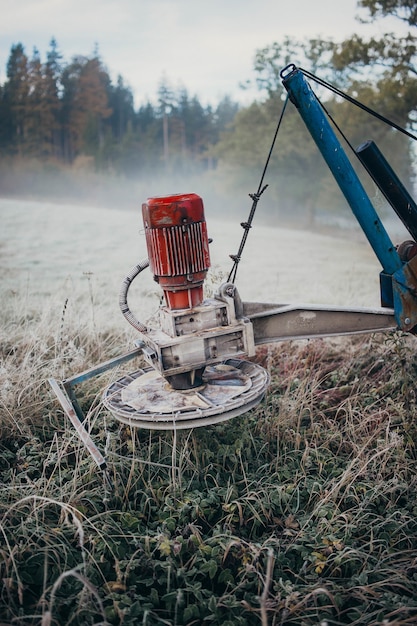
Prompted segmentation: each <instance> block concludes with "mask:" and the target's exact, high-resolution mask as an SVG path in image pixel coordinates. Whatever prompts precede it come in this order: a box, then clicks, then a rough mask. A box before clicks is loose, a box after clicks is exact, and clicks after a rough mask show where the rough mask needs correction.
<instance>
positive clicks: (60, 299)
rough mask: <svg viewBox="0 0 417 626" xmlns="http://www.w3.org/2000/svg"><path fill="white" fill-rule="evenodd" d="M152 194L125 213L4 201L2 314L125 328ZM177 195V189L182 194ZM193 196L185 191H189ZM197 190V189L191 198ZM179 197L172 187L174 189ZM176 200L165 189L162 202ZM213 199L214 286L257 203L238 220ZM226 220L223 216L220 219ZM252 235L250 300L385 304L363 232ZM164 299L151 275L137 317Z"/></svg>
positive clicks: (243, 290)
mask: <svg viewBox="0 0 417 626" xmlns="http://www.w3.org/2000/svg"><path fill="white" fill-rule="evenodd" d="M150 187H151V189H150V193H149V194H146V195H145V194H142V196H136V197H133V193H132V199H131V204H130V205H129V206H127V205H126V206H124V208H125V210H116V209H115V208H113V209H112V208H107V207H98V206H85V205H81V204H75V203H71V204H68V203H56V202H39V201H33V200H32V201H30V200H18V199H0V214H1V219H2V228H1V231H0V278H1V291H0V293H1V299H2V303H3V310H4V309H5V308H7V307H8V306H18V307H20V308H21V307H24V308H26V309H27V310H30V309H36V307H41V309H44V310H48V311H49V313H52V315H55V316H56V317H57V318H59V316H61V315H62V311H63V308H64V307H68V309H69V310H71V314H72V316H73V317H74V318H75V319H77V316H79V317H80V322H81V319H82V318H83V316H85V311H86V310H88V311H89V313H88V315H93V316H94V320H95V323H96V324H99V325H100V327H101V326H103V328H104V327H107V326H115V327H119V328H122V327H123V326H124V325H125V324H126V321H125V320H124V318H123V316H122V315H121V313H120V311H119V307H118V293H119V288H120V285H121V282H122V280H123V278H124V277H125V276H126V274H127V273H128V272H129V271H130V269H131V268H132V267H133V266H134V265H136V263H138V262H139V261H141V260H143V259H144V258H146V257H147V251H146V245H145V237H144V232H143V225H142V222H141V204H142V202H143V201H145V200H146V198H147V197H148V196H151V195H155V194H156V190H155V189H154V188H152V186H150ZM178 191H179V190H178V189H176V190H175V192H178ZM181 191H185V190H181ZM191 191H193V192H195V193H199V189H195V188H193V189H188V190H187V192H191ZM171 192H172V190H171ZM165 193H168V190H167V189H166V188H165V187H163V189H162V192H161V195H163V194H165ZM201 195H202V197H203V200H204V201H205V212H206V220H207V224H208V231H209V237H210V238H212V239H213V242H212V243H211V246H210V252H211V263H212V267H211V270H210V274H209V277H208V279H207V281H206V282H207V288H208V289H211V288H212V287H213V286H216V285H218V284H220V283H221V282H222V281H224V280H225V279H226V278H227V275H228V273H229V271H230V269H231V267H232V261H231V259H230V258H229V255H230V254H234V253H236V252H237V250H238V247H239V243H240V239H241V237H242V233H243V230H242V228H241V226H240V221H244V220H245V219H246V218H247V214H248V211H249V209H250V204H251V203H250V201H248V199H247V198H245V201H244V204H246V206H244V207H243V209H242V215H241V216H240V217H239V218H238V217H237V216H236V219H235V218H234V217H233V216H230V215H228V214H227V207H226V208H225V206H223V207H221V211H219V207H217V206H214V205H213V200H212V198H210V197H209V198H208V199H207V201H206V199H205V198H204V195H203V194H201ZM220 213H222V214H223V217H222V218H220V217H219V215H220ZM257 218H258V215H256V217H255V220H254V224H253V228H252V229H251V231H250V232H249V237H248V241H247V245H246V247H245V250H244V253H243V257H242V262H241V263H240V266H239V269H238V274H237V280H236V285H237V287H238V290H239V292H240V294H241V297H242V298H243V299H244V300H257V301H265V302H276V303H308V302H310V303H314V304H320V303H322V304H339V305H346V306H355V305H357V306H379V272H380V269H381V268H380V265H379V262H378V260H377V259H376V257H375V255H374V253H373V251H372V249H371V247H370V246H369V244H368V243H367V242H366V240H365V237H364V236H363V234H362V233H361V232H359V231H358V230H357V229H354V228H347V229H345V230H338V231H335V232H333V233H332V234H331V235H330V234H328V233H327V232H311V231H308V230H305V229H304V230H303V229H299V230H295V229H290V228H282V227H281V228H279V227H276V228H275V227H272V226H266V225H264V224H262V220H259V221H258V222H257ZM160 298H161V292H160V289H159V287H158V285H157V284H156V283H155V282H154V281H153V279H152V275H151V273H150V271H149V270H145V271H144V272H143V274H141V275H140V277H138V278H137V279H136V281H135V283H134V285H133V286H132V288H131V290H130V293H129V303H130V305H131V309H132V310H133V311H134V313H135V315H136V316H137V317H138V318H139V319H142V320H144V321H146V320H147V319H148V318H149V316H150V315H152V313H154V312H155V311H156V310H157V308H158V306H159V303H160Z"/></svg>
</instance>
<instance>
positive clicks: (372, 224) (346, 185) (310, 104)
mask: <svg viewBox="0 0 417 626" xmlns="http://www.w3.org/2000/svg"><path fill="white" fill-rule="evenodd" d="M290 67H291V71H289V73H288V74H284V73H283V85H284V87H285V89H287V91H288V93H289V95H290V99H291V101H292V102H293V103H294V104H295V106H296V107H297V109H298V112H299V113H300V115H301V117H302V119H303V121H304V123H305V125H306V126H307V129H308V131H309V132H310V134H311V136H312V137H313V139H314V141H315V143H316V145H317V147H318V149H319V150H320V152H321V154H322V156H323V158H324V160H325V161H326V163H327V165H328V166H329V168H330V171H331V172H332V174H333V176H334V178H335V180H336V182H337V184H338V185H339V187H340V189H341V191H342V193H343V194H344V196H345V198H346V200H347V201H348V203H349V206H350V208H351V209H352V212H353V213H354V215H355V217H356V219H357V220H358V222H359V224H360V226H361V228H362V230H363V231H364V233H365V235H366V237H367V239H368V241H369V243H370V245H371V246H372V249H373V250H374V252H375V254H376V256H377V257H378V259H379V261H380V263H381V265H382V267H383V269H384V271H385V272H386V273H387V274H393V273H394V272H396V271H397V270H399V269H400V268H401V267H402V261H401V259H400V257H399V256H398V253H397V251H396V249H395V247H394V245H393V243H392V241H391V239H390V238H389V236H388V234H387V232H386V230H385V228H384V226H383V224H382V222H381V220H380V219H379V216H378V214H377V212H376V211H375V208H374V207H373V205H372V203H371V201H370V199H369V197H368V196H367V194H366V191H365V189H364V188H363V186H362V183H361V182H360V180H359V178H358V176H357V175H356V173H355V171H354V169H353V167H352V164H351V163H350V161H349V159H348V158H347V156H346V153H345V151H344V150H343V148H342V146H341V144H340V142H339V141H338V139H337V137H336V135H335V133H334V132H333V129H332V128H331V126H330V123H329V121H328V120H327V118H326V116H325V114H324V112H323V109H322V107H321V106H320V103H319V102H318V100H317V98H316V96H315V95H314V93H313V91H312V89H311V87H310V85H309V84H308V82H307V81H306V79H305V77H304V76H303V73H302V72H301V71H300V70H299V69H297V68H295V67H294V66H290ZM284 72H285V70H284Z"/></svg>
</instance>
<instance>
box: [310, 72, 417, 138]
mask: <svg viewBox="0 0 417 626" xmlns="http://www.w3.org/2000/svg"><path fill="white" fill-rule="evenodd" d="M298 69H299V70H300V71H301V72H302V73H303V74H304V76H307V77H308V78H310V79H311V80H314V81H315V82H316V83H317V84H318V85H321V86H322V87H326V89H329V90H330V91H332V92H333V93H335V94H336V95H338V96H341V97H342V98H344V99H345V100H347V101H348V102H350V103H351V104H354V105H355V106H357V107H358V108H359V109H362V111H365V112H366V113H369V115H372V116H373V117H376V118H377V119H378V120H380V121H381V122H384V124H387V125H388V126H391V127H392V128H395V129H396V130H398V131H399V132H400V133H403V134H404V135H407V137H410V139H415V140H417V136H416V135H413V133H410V132H409V131H408V130H406V129H405V128H403V127H402V126H399V125H398V124H396V123H395V122H393V121H392V120H389V119H388V118H387V117H384V115H381V113H377V112H376V111H374V110H373V109H371V108H370V107H368V106H366V104H363V102H359V100H356V99H355V98H353V97H352V96H349V95H348V94H347V93H345V92H344V91H341V90H340V89H337V87H334V86H333V85H331V84H330V83H328V82H327V81H325V80H323V79H322V78H319V77H318V76H315V75H314V74H312V73H311V72H309V71H308V70H305V69H303V68H302V67H300V68H298Z"/></svg>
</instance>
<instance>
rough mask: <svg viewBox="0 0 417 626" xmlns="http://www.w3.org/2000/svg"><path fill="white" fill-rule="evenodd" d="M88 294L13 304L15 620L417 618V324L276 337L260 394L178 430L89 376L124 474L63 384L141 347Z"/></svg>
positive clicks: (2, 503)
mask: <svg viewBox="0 0 417 626" xmlns="http://www.w3.org/2000/svg"><path fill="white" fill-rule="evenodd" d="M90 306H94V303H91V302H89V303H88V304H87V305H86V314H85V315H82V316H80V317H78V319H77V316H75V315H74V316H71V311H70V308H69V306H68V305H66V304H65V301H63V302H62V306H61V309H60V311H59V312H58V311H57V310H55V311H53V310H51V309H50V308H48V309H46V308H45V309H44V310H43V311H41V310H34V311H31V310H30V309H29V308H28V306H27V303H19V302H18V301H17V300H16V301H15V302H14V303H13V302H10V306H9V308H8V309H4V310H3V312H2V318H3V324H2V327H1V331H0V333H1V336H0V359H1V360H0V377H1V380H0V382H1V387H0V389H1V391H0V410H1V423H0V426H1V430H0V480H1V485H2V489H1V493H0V577H1V579H2V581H3V585H2V589H1V597H0V623H1V624H3V625H5V624H19V625H20V624H21V625H24V626H26V625H27V626H29V625H31V626H32V625H35V624H41V625H42V626H49V625H52V624H59V625H62V624H74V625H75V624H83V625H85V624H104V623H106V624H124V625H136V624H147V625H153V624H155V625H157V624H158V625H159V624H172V625H174V624H177V625H186V624H188V625H191V624H207V625H208V624H213V625H216V624H218V625H219V626H220V625H222V626H224V625H226V626H227V625H228V624H229V625H232V624H233V625H234V624H248V625H250V624H262V626H266V625H267V624H270V625H279V624H288V625H290V624H299V625H304V626H310V625H311V626H313V625H318V624H321V625H322V626H325V625H326V624H327V625H329V626H330V625H342V624H356V625H358V626H359V625H376V624H381V625H382V624H384V625H385V624H390V625H396V626H405V625H408V624H416V623H417V600H416V599H417V516H416V514H417V504H416V487H417V481H416V471H415V462H416V432H417V429H416V421H415V420H416V398H415V391H414V390H415V379H416V370H417V358H416V345H415V339H414V338H412V337H408V336H405V335H402V334H398V333H393V334H387V335H379V336H365V337H362V338H354V339H339V340H337V341H335V340H333V341H330V340H314V341H301V342H285V343H282V344H279V345H277V346H276V347H265V348H262V349H259V351H258V354H257V357H256V359H257V361H258V362H260V363H261V364H262V365H263V366H264V367H266V368H268V369H269V371H270V374H271V379H272V382H271V386H270V389H269V391H268V394H267V397H266V399H265V401H264V402H263V403H262V405H261V406H260V407H259V408H258V409H257V410H255V411H252V412H251V413H248V414H246V415H243V416H241V417H237V418H235V419H233V420H231V421H229V422H226V423H222V424H219V425H217V426H212V427H208V428H204V429H195V430H192V431H185V432H183V431H181V432H178V433H177V434H176V435H175V434H173V433H171V432H167V433H161V432H150V431H145V430H143V431H142V430H136V431H133V430H131V429H129V428H128V427H126V426H123V425H121V424H119V423H118V422H116V421H115V420H114V419H113V418H112V416H110V415H109V414H108V413H107V412H106V410H105V409H104V407H103V406H102V403H101V392H102V389H103V386H104V385H106V384H108V383H109V381H110V380H111V379H113V378H114V377H116V376H119V375H121V373H120V371H117V372H116V371H114V372H110V373H109V374H107V375H105V376H103V377H101V378H98V379H95V380H93V381H91V382H89V383H85V384H83V385H82V386H80V388H79V397H80V400H81V402H82V405H83V408H84V410H85V411H86V414H87V424H88V427H89V429H90V430H91V434H92V437H93V439H94V440H95V442H96V444H97V445H98V446H99V447H100V449H101V450H102V451H103V452H105V454H106V457H107V461H108V465H109V473H110V476H111V482H112V486H111V488H109V487H108V486H107V484H106V483H105V482H103V480H102V477H101V476H100V474H99V473H98V471H97V469H96V466H95V464H94V462H93V461H92V459H91V458H90V457H89V455H88V453H87V451H86V450H85V448H84V447H83V445H82V444H81V443H80V442H79V440H78V439H77V437H76V435H75V433H74V431H73V429H72V427H71V425H70V424H68V422H67V421H66V418H65V416H64V415H63V413H62V410H61V409H60V406H59V404H58V403H57V402H56V400H55V399H54V397H53V394H52V392H51V391H50V389H49V387H48V384H47V382H46V381H47V379H48V378H49V377H50V376H54V377H56V378H63V377H65V376H69V375H71V374H73V373H76V372H80V371H82V370H83V369H85V368H87V367H90V366H92V365H94V364H97V363H99V362H100V361H103V360H104V359H107V358H109V357H111V356H115V355H116V354H119V353H121V352H123V351H125V350H128V349H130V348H131V345H130V342H131V339H132V336H131V335H130V334H129V332H127V331H126V333H121V332H120V331H117V330H114V331H113V330H111V329H108V328H107V329H106V331H105V332H101V331H100V328H99V326H98V324H97V323H96V320H95V318H94V316H93V315H91V312H89V307H90ZM132 367H135V366H134V365H133V366H132V364H130V365H129V367H128V369H131V368H132Z"/></svg>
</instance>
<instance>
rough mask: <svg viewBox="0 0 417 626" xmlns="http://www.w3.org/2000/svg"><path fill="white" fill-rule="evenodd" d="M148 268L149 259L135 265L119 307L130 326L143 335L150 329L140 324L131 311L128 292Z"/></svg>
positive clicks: (123, 286)
mask: <svg viewBox="0 0 417 626" xmlns="http://www.w3.org/2000/svg"><path fill="white" fill-rule="evenodd" d="M147 267H149V259H145V260H144V261H141V263H138V265H135V267H134V268H133V269H132V270H131V271H130V272H129V274H128V275H127V276H126V278H125V279H124V281H123V283H122V286H121V289H120V293H119V306H120V310H121V312H122V313H123V315H124V316H125V318H126V319H127V321H128V322H129V324H131V325H132V326H133V328H136V330H138V331H139V332H141V333H146V332H147V331H148V328H147V326H145V324H142V322H139V320H137V319H136V317H135V316H134V315H133V313H132V311H131V310H130V309H129V305H128V304H127V292H128V291H129V288H130V285H131V284H132V282H133V280H134V279H135V278H136V276H138V275H139V274H140V273H141V272H143V270H144V269H146V268H147Z"/></svg>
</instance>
